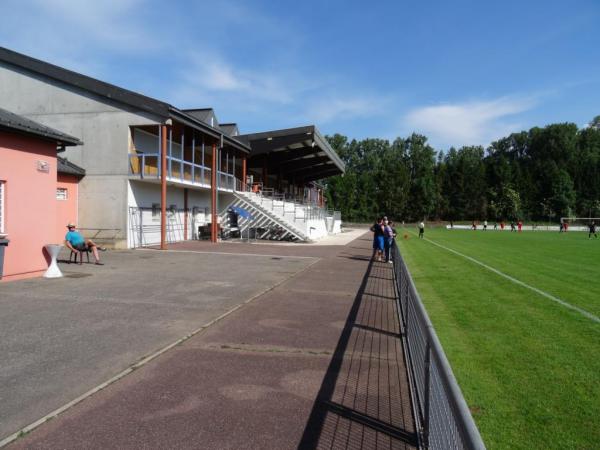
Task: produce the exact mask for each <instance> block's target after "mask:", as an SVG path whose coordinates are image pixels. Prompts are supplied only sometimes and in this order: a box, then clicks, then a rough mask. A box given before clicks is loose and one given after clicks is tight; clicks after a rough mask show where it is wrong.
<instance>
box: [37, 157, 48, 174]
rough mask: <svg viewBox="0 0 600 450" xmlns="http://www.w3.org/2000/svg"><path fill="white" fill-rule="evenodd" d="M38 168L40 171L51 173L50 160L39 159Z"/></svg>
mask: <svg viewBox="0 0 600 450" xmlns="http://www.w3.org/2000/svg"><path fill="white" fill-rule="evenodd" d="M37 170H38V172H44V173H49V172H50V163H49V162H48V161H43V160H41V159H38V161H37Z"/></svg>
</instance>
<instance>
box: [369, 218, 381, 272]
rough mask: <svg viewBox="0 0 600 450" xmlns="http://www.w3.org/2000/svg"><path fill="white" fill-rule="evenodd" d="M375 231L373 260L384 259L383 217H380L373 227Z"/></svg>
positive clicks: (372, 229)
mask: <svg viewBox="0 0 600 450" xmlns="http://www.w3.org/2000/svg"><path fill="white" fill-rule="evenodd" d="M371 231H372V232H373V258H372V259H373V261H382V260H383V249H384V229H383V218H381V217H380V218H378V219H377V222H375V224H374V225H373V226H372V227H371Z"/></svg>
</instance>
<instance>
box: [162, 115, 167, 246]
mask: <svg viewBox="0 0 600 450" xmlns="http://www.w3.org/2000/svg"><path fill="white" fill-rule="evenodd" d="M160 131H161V141H160V249H161V250H165V249H166V248H167V126H166V125H161V126H160Z"/></svg>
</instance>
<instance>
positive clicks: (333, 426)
mask: <svg viewBox="0 0 600 450" xmlns="http://www.w3.org/2000/svg"><path fill="white" fill-rule="evenodd" d="M356 259H359V258H356ZM360 259H363V258H360ZM367 259H368V258H367ZM394 294H395V291H394V285H393V276H392V268H391V267H389V265H388V264H384V263H377V262H370V263H369V266H368V268H367V271H366V273H365V275H364V278H363V280H362V283H361V285H360V288H359V290H358V293H357V295H356V298H355V300H354V303H353V305H352V309H351V310H350V313H349V314H348V317H347V319H346V323H345V325H344V328H343V331H342V333H341V336H340V339H339V341H338V344H337V346H336V349H335V352H334V355H333V357H332V360H331V362H330V364H329V367H328V369H327V372H326V374H325V377H324V379H323V382H322V384H321V387H320V389H319V393H318V395H317V398H316V400H315V403H314V404H313V408H312V410H311V414H310V417H309V419H308V421H307V424H306V426H305V429H304V433H303V435H302V439H301V441H300V444H299V445H298V448H299V449H324V448H328V449H331V448H361V449H362V448H368V449H377V448H386V449H412V448H417V445H418V441H417V435H416V432H415V425H414V418H413V416H412V407H411V399H410V393H409V392H410V390H409V386H408V379H407V372H406V365H405V358H404V353H403V347H402V342H401V340H400V339H401V335H400V326H399V323H398V316H397V302H396V301H395V296H394Z"/></svg>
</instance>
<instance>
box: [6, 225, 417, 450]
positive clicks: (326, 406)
mask: <svg viewBox="0 0 600 450" xmlns="http://www.w3.org/2000/svg"><path fill="white" fill-rule="evenodd" d="M206 245H210V244H204V243H185V244H177V245H174V246H172V247H171V248H172V250H173V251H172V252H161V253H160V255H164V254H169V253H172V254H174V255H181V254H187V255H193V256H198V255H204V253H195V252H203V251H206V247H205V246H206ZM257 247H259V246H257V245H252V244H225V243H224V244H220V245H218V246H216V247H215V246H214V245H213V246H211V247H210V248H211V249H212V250H213V251H214V250H216V251H218V252H220V253H229V254H230V255H231V256H234V257H236V258H239V259H243V258H247V257H248V256H242V255H251V254H254V253H257ZM370 247H371V238H370V237H369V236H364V237H361V238H359V239H357V240H355V241H353V242H351V243H350V244H348V245H346V246H344V247H339V246H338V247H327V246H313V247H310V246H303V245H298V246H277V245H273V246H264V247H263V246H261V250H262V253H265V254H270V255H273V256H271V257H280V258H281V259H279V260H275V261H278V262H280V263H281V265H280V266H279V267H280V270H281V269H283V268H284V267H285V264H286V262H287V261H288V258H286V256H291V255H295V256H305V257H311V256H312V257H315V256H318V257H320V259H319V260H318V262H316V263H315V264H313V265H310V266H309V267H307V268H306V269H305V270H304V271H302V272H300V273H298V274H297V275H295V276H293V277H291V278H289V279H287V280H286V281H284V282H283V283H281V284H279V285H277V286H276V287H275V288H273V289H272V290H269V291H268V292H266V293H264V294H262V295H261V296H260V297H258V298H256V300H255V301H253V302H252V303H248V304H246V305H244V306H243V307H242V308H240V309H238V310H236V311H235V312H233V313H232V314H230V315H228V316H227V317H226V318H224V319H223V320H221V321H219V322H217V323H215V324H214V325H212V326H210V327H209V328H207V329H206V330H205V331H203V332H202V333H200V334H198V335H196V336H194V337H193V338H191V339H189V340H187V341H186V342H184V343H183V344H182V345H180V346H177V347H175V348H173V349H172V350H170V351H169V352H167V353H165V354H163V355H162V356H160V357H159V358H157V359H155V360H153V361H151V362H150V363H148V364H147V365H145V366H143V367H142V368H140V369H138V370H136V371H135V372H133V373H132V374H131V375H129V376H127V377H125V378H123V379H122V380H120V381H119V382H117V383H114V384H112V385H111V386H109V387H108V388H106V389H105V390H103V391H101V392H99V393H97V394H95V395H94V396H92V397H90V398H88V399H87V400H85V401H84V402H82V403H80V404H78V405H77V406H75V407H73V408H71V409H70V410H68V411H67V412H65V413H64V414H62V415H61V416H59V417H57V418H56V419H54V420H52V421H50V422H48V423H46V424H44V425H42V426H41V427H40V428H38V429H36V430H35V431H34V432H32V433H31V434H30V435H28V436H26V437H24V438H21V439H19V440H17V441H16V442H14V443H13V444H11V445H10V448H11V449H25V448H27V449H55V448H61V449H79V448H86V449H87V448H90V449H92V448H93V449H96V448H97V449H106V448H119V449H129V448H131V449H140V448H148V449H149V448H176V449H188V448H189V449H197V448H203V449H262V448H264V449H273V448H277V449H287V448H290V449H292V448H323V449H325V448H328V449H331V448H344V449H346V448H364V449H367V448H369V449H378V448H386V449H390V448H391V449H396V448H399V449H404V448H414V446H413V444H414V443H415V434H414V431H415V430H414V421H413V418H412V414H411V403H410V398H409V394H408V384H407V379H406V369H405V366H404V355H403V352H402V345H401V341H400V336H399V333H398V332H399V329H398V322H397V316H396V311H395V308H396V302H395V301H393V298H394V293H393V284H392V279H391V277H392V271H391V267H390V266H389V265H387V264H384V263H370V262H369V256H370ZM176 249H178V250H180V251H177V250H176ZM139 253H143V252H139ZM150 254H152V253H150ZM277 255H278V256H277ZM222 256H223V257H231V256H228V255H222ZM290 261H293V262H294V263H297V262H298V265H299V266H302V264H301V262H303V263H304V265H306V264H307V262H309V261H314V260H313V259H304V258H299V259H291V260H290Z"/></svg>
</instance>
